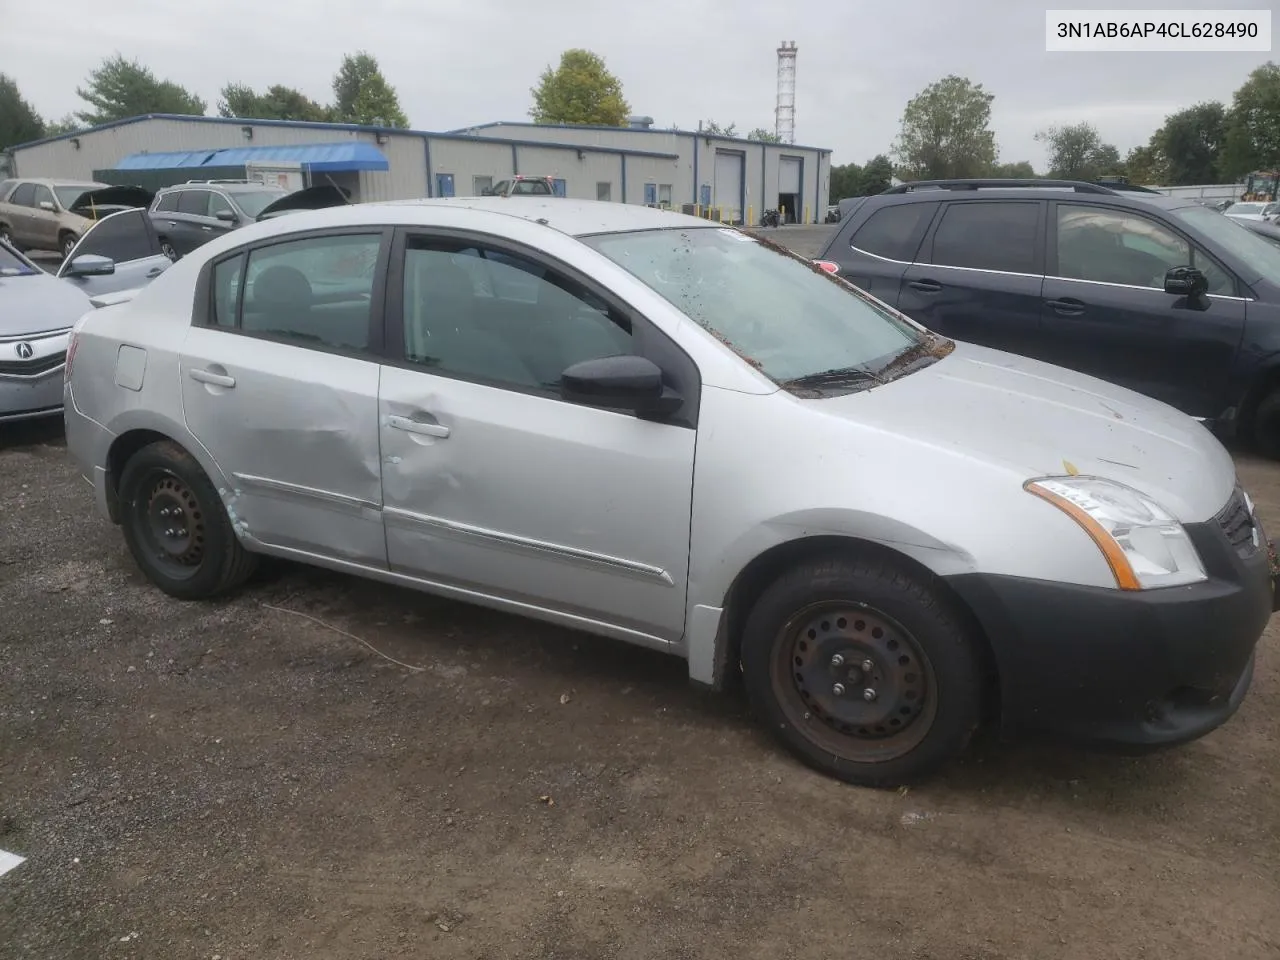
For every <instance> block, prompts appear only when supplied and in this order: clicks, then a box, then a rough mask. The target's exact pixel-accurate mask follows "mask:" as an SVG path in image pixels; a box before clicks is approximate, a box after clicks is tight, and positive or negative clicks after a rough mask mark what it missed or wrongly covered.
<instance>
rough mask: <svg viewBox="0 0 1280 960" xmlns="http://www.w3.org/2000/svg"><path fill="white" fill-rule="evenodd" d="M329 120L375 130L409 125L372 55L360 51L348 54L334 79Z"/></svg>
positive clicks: (394, 91)
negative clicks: (364, 125)
mask: <svg viewBox="0 0 1280 960" xmlns="http://www.w3.org/2000/svg"><path fill="white" fill-rule="evenodd" d="M333 98H334V103H333V109H332V115H333V116H332V119H334V120H337V121H339V122H341V123H364V124H368V125H370V126H377V127H396V128H399V129H404V128H406V127H408V126H409V118H408V117H406V116H405V113H404V110H403V109H401V107H400V97H399V95H398V94H397V93H396V90H395V87H393V86H391V84H390V83H388V82H387V78H386V77H384V76H383V75H382V68H381V67H379V66H378V61H377V59H376V58H374V56H373V55H372V54H369V53H366V52H365V51H363V50H360V51H357V52H356V53H354V54H347V55H346V56H345V57H343V58H342V65H341V66H340V67H339V68H338V72H337V74H336V75H335V76H334V78H333Z"/></svg>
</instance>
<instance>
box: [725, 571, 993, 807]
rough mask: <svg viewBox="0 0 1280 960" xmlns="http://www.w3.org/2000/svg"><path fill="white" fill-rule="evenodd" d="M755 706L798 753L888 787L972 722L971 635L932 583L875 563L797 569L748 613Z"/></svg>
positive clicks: (976, 679)
mask: <svg viewBox="0 0 1280 960" xmlns="http://www.w3.org/2000/svg"><path fill="white" fill-rule="evenodd" d="M742 669H743V678H744V681H745V684H746V688H747V693H748V696H749V698H750V700H751V702H752V705H753V707H754V709H755V711H756V713H757V714H758V715H759V716H760V717H761V718H762V719H763V720H764V721H765V722H766V723H768V725H769V726H770V727H771V728H772V729H773V731H774V732H775V734H776V735H777V736H779V737H780V738H781V740H782V742H783V743H784V744H785V745H786V746H787V747H788V748H789V749H790V750H791V751H792V752H793V753H795V754H796V755H797V756H798V757H800V759H802V760H803V761H805V762H806V763H808V764H809V765H811V766H813V767H815V768H817V769H819V770H821V771H823V772H824V773H827V774H830V775H832V776H835V777H838V778H839V779H841V780H845V781H847V782H849V783H855V784H859V785H862V786H874V787H883V786H897V785H899V784H903V783H907V782H910V781H913V780H918V779H920V778H922V777H925V776H928V775H929V774H931V773H933V772H934V771H936V770H937V769H938V768H939V767H941V766H942V765H943V764H944V763H946V762H947V761H948V760H951V759H952V758H954V757H956V756H958V755H959V754H960V753H962V752H963V750H964V748H965V746H966V745H967V744H968V741H969V738H970V736H971V735H972V734H973V731H974V730H975V729H976V728H977V726H978V722H979V717H980V709H981V701H982V664H981V659H980V656H979V652H978V647H977V641H976V639H975V638H974V637H972V636H970V635H969V633H968V631H967V630H966V629H965V628H964V627H962V625H961V624H960V622H959V620H958V618H956V617H955V616H954V615H953V614H952V613H951V611H950V609H949V608H948V606H947V604H946V603H945V601H944V599H943V598H942V597H941V596H940V595H939V594H938V593H937V592H936V588H934V587H932V586H931V585H929V584H928V583H926V582H924V581H923V580H921V579H920V578H918V577H916V576H914V575H913V574H910V573H908V572H906V571H904V570H902V569H899V568H898V567H896V566H895V565H893V564H891V563H888V562H885V561H880V560H850V559H841V558H832V559H827V560H823V561H818V562H811V563H808V564H805V565H803V566H801V567H798V568H796V569H794V570H792V571H790V572H789V573H787V574H785V575H784V576H782V577H781V578H780V579H778V580H777V581H775V582H774V583H773V584H772V585H771V586H770V587H769V588H768V589H767V590H765V592H764V593H763V594H762V595H761V597H760V600H759V601H758V602H757V603H756V605H755V607H754V609H753V610H752V611H751V613H750V615H749V616H748V618H747V623H746V629H745V631H744V633H743V640H742Z"/></svg>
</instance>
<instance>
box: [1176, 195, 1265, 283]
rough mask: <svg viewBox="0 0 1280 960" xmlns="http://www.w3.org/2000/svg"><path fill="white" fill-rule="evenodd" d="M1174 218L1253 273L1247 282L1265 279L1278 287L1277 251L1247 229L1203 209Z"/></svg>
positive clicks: (1187, 209)
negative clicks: (1196, 230)
mask: <svg viewBox="0 0 1280 960" xmlns="http://www.w3.org/2000/svg"><path fill="white" fill-rule="evenodd" d="M1174 216H1176V217H1178V219H1180V220H1183V221H1185V222H1186V223H1188V224H1189V225H1191V226H1193V227H1195V228H1196V229H1198V230H1199V231H1200V232H1201V233H1204V234H1207V235H1208V237H1209V238H1210V239H1211V240H1214V241H1216V242H1217V243H1219V244H1221V245H1222V246H1223V247H1226V249H1227V250H1228V251H1230V252H1231V253H1233V254H1235V255H1236V256H1237V257H1238V258H1240V259H1241V260H1243V261H1244V262H1245V263H1246V264H1247V265H1248V267H1249V269H1250V270H1251V271H1253V276H1252V277H1247V278H1245V279H1248V280H1256V279H1257V278H1258V277H1265V278H1266V279H1267V280H1270V281H1271V282H1272V283H1280V249H1277V248H1276V247H1273V246H1271V245H1270V244H1269V243H1267V242H1266V241H1265V240H1263V239H1262V238H1261V237H1259V236H1257V235H1256V234H1254V233H1253V232H1252V231H1250V230H1249V228H1248V227H1244V226H1241V225H1240V224H1238V223H1232V222H1231V221H1230V220H1228V219H1227V218H1226V217H1223V216H1220V215H1218V214H1216V213H1214V212H1213V211H1212V210H1207V209H1205V208H1204V207H1183V208H1182V209H1180V210H1175V211H1174Z"/></svg>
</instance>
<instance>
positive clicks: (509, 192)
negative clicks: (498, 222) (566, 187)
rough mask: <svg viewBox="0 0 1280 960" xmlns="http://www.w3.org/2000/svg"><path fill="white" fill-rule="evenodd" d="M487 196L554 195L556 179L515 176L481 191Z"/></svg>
mask: <svg viewBox="0 0 1280 960" xmlns="http://www.w3.org/2000/svg"><path fill="white" fill-rule="evenodd" d="M481 195H482V196H486V197H554V196H555V195H556V185H555V181H554V180H552V179H551V177H526V176H515V177H512V178H511V179H510V180H499V181H498V182H497V183H495V184H494V185H493V186H491V187H488V188H487V189H485V190H484V191H482V193H481Z"/></svg>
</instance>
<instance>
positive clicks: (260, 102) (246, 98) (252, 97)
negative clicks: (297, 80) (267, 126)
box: [218, 83, 332, 121]
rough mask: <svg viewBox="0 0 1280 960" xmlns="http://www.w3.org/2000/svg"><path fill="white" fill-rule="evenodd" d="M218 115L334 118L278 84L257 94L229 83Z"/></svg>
mask: <svg viewBox="0 0 1280 960" xmlns="http://www.w3.org/2000/svg"><path fill="white" fill-rule="evenodd" d="M218 114H219V115H220V116H223V117H240V118H244V119H252V120H311V121H324V120H329V119H330V118H331V116H332V114H331V112H330V110H329V108H328V107H325V106H321V105H320V104H318V103H316V102H315V101H314V100H312V99H311V98H310V97H308V96H306V95H305V94H303V93H302V92H300V91H298V90H295V89H293V88H292V87H285V86H281V85H280V84H275V85H274V86H270V87H268V88H267V90H266V92H265V93H258V92H257V91H255V90H254V89H253V88H252V87H248V86H245V85H244V84H241V83H229V84H227V85H226V86H225V87H223V88H222V91H221V99H220V100H219V101H218Z"/></svg>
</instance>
